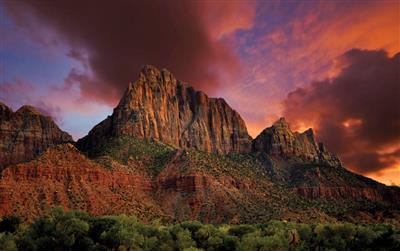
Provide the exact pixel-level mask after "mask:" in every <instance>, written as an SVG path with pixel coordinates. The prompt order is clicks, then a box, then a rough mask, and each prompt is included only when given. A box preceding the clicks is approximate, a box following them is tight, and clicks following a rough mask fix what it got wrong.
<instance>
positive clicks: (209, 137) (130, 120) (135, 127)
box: [77, 66, 251, 153]
mask: <svg viewBox="0 0 400 251" xmlns="http://www.w3.org/2000/svg"><path fill="white" fill-rule="evenodd" d="M119 136H132V137H137V138H144V139H151V140H159V141H161V142H164V143H166V144H170V145H172V146H175V147H178V148H193V149H198V150H203V151H207V152H218V153H228V152H248V151H249V150H250V145H251V137H250V136H249V135H248V133H247V129H246V125H245V123H244V121H243V119H242V118H241V117H240V115H239V114H238V113H237V112H236V111H235V110H233V109H232V108H231V107H229V105H228V104H227V103H226V102H225V101H224V100H223V99H221V98H209V97H207V95H206V94H204V93H203V92H201V91H196V90H194V89H193V88H192V87H190V86H187V85H186V84H184V83H182V82H180V81H178V80H176V79H175V77H174V76H173V75H172V73H170V72H169V71H167V70H165V69H164V70H162V71H159V70H158V69H156V68H155V67H152V66H145V67H144V68H143V70H142V71H141V72H140V75H139V79H138V80H137V81H136V82H134V83H130V84H129V86H128V88H127V90H126V92H125V94H124V96H123V98H122V99H121V101H120V102H119V104H118V106H117V107H116V108H115V109H114V112H113V114H112V115H111V116H109V117H108V118H106V119H105V120H104V121H103V122H101V123H100V124H98V125H97V126H95V127H94V128H93V129H92V130H91V131H90V132H89V135H87V136H86V137H84V138H82V139H80V140H79V141H78V143H77V146H78V147H79V148H80V149H83V150H85V151H86V150H88V149H90V148H91V147H93V146H95V145H97V144H99V143H101V142H104V140H105V139H106V138H108V137H119Z"/></svg>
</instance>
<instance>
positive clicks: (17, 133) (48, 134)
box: [0, 102, 72, 170]
mask: <svg viewBox="0 0 400 251" xmlns="http://www.w3.org/2000/svg"><path fill="white" fill-rule="evenodd" d="M0 139H1V140H0V170H1V169H2V168H3V167H5V166H7V165H9V164H15V163H19V162H23V161H27V160H31V159H33V158H34V157H36V156H38V155H39V154H40V153H42V152H43V151H44V150H45V149H46V148H47V147H49V146H53V145H56V144H60V143H65V142H72V137H71V135H69V134H68V133H66V132H64V131H62V130H60V128H58V126H57V125H56V124H55V123H54V121H53V120H52V119H51V117H48V116H44V115H42V114H40V113H39V112H38V111H37V110H36V109H35V108H34V107H32V106H22V107H21V108H20V109H18V110H17V111H16V112H13V111H12V110H11V109H10V108H9V107H7V106H6V105H5V104H3V103H1V102H0Z"/></svg>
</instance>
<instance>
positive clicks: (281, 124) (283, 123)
mask: <svg viewBox="0 0 400 251" xmlns="http://www.w3.org/2000/svg"><path fill="white" fill-rule="evenodd" d="M271 128H281V129H286V130H288V131H291V130H290V127H289V124H288V123H287V121H286V119H285V118H284V117H280V118H279V119H278V120H277V121H275V122H274V123H273V124H272V126H271Z"/></svg>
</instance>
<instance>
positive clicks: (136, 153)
mask: <svg viewBox="0 0 400 251" xmlns="http://www.w3.org/2000/svg"><path fill="white" fill-rule="evenodd" d="M175 153H176V149H174V148H173V147H171V146H168V145H166V144H164V143H161V142H155V141H148V140H145V139H137V138H133V137H119V138H111V139H109V140H107V141H106V143H104V144H100V145H97V146H96V147H94V148H92V149H91V150H90V151H89V152H88V153H87V154H88V156H89V157H90V158H94V159H98V160H99V161H102V160H104V159H102V158H101V157H105V156H106V157H110V158H111V159H112V160H114V161H117V162H119V163H120V164H123V165H126V164H128V162H129V160H133V161H135V162H138V163H141V164H142V165H143V166H145V167H146V169H147V171H149V173H150V174H151V175H157V174H158V173H159V172H160V171H161V170H162V168H163V167H164V166H165V165H166V163H167V162H168V161H169V160H171V158H172V157H173V156H174V155H175ZM102 164H105V166H108V167H109V165H107V163H105V162H102Z"/></svg>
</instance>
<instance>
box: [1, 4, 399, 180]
mask: <svg viewBox="0 0 400 251" xmlns="http://www.w3.org/2000/svg"><path fill="white" fill-rule="evenodd" d="M399 24H400V1H398V0H394V1H392V0H379V1H368V0H357V1H343V0H340V1H314V0H312V1H311V0H307V1H291V0H281V1H272V0H271V1H268V0H263V1H217V0H213V1H207V0H205V1H180V0H174V1H124V0H118V1H113V4H110V3H109V1H94V0H93V1H92V0H86V1H79V2H78V1H50V0H41V1H29V0H26V1H23V0H0V101H2V102H4V103H6V104H7V105H9V106H10V107H12V108H13V109H14V110H16V109H18V108H19V107H20V106H21V105H24V104H31V105H34V106H36V107H38V108H39V109H40V110H41V111H42V112H43V113H45V114H48V115H50V116H52V117H53V118H54V119H55V120H56V122H57V123H58V125H59V126H60V128H62V129H63V130H65V131H67V132H69V133H70V134H71V135H73V137H74V139H79V138H80V137H82V136H84V135H86V134H87V133H88V131H89V130H90V129H91V128H92V127H93V126H94V125H96V124H97V123H98V122H100V121H101V120H103V119H104V118H106V116H107V115H110V114H111V113H112V109H113V108H114V107H115V106H116V105H117V103H118V101H119V98H120V97H121V95H122V93H123V91H124V90H125V88H126V86H127V84H128V83H129V82H130V81H134V80H135V79H136V77H137V76H138V72H139V71H140V69H141V68H142V67H143V65H145V64H152V65H154V66H156V67H159V68H167V69H169V70H170V71H171V72H173V73H174V75H175V76H176V77H177V78H178V79H180V80H182V81H185V82H188V83H189V84H190V85H192V86H194V87H195V88H197V89H199V90H203V91H205V92H206V93H208V95H209V96H212V97H223V98H224V99H225V100H226V101H227V102H228V103H229V104H230V106H231V107H233V108H234V109H235V110H237V111H238V112H239V113H240V114H241V116H242V117H243V119H244V120H245V121H246V124H247V128H248V130H249V133H250V134H251V135H252V136H253V137H256V136H257V135H258V134H259V133H260V132H261V131H262V130H263V129H264V128H266V127H269V126H270V125H271V124H272V123H273V122H274V121H275V120H277V119H278V118H279V117H282V116H284V117H286V119H287V121H288V122H289V124H290V125H291V127H292V129H294V130H298V131H303V130H305V129H307V128H309V127H312V128H314V131H315V133H316V136H317V139H318V141H322V142H324V144H325V145H326V147H327V149H328V150H330V151H332V152H335V153H338V155H339V156H340V158H341V159H342V161H343V162H344V164H345V165H346V166H347V167H348V168H349V169H351V170H353V171H355V172H357V173H360V174H363V175H366V176H368V177H371V178H374V179H377V180H379V181H381V182H384V183H386V184H389V185H391V184H397V185H400V54H398V53H399V52H400V25H399Z"/></svg>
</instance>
